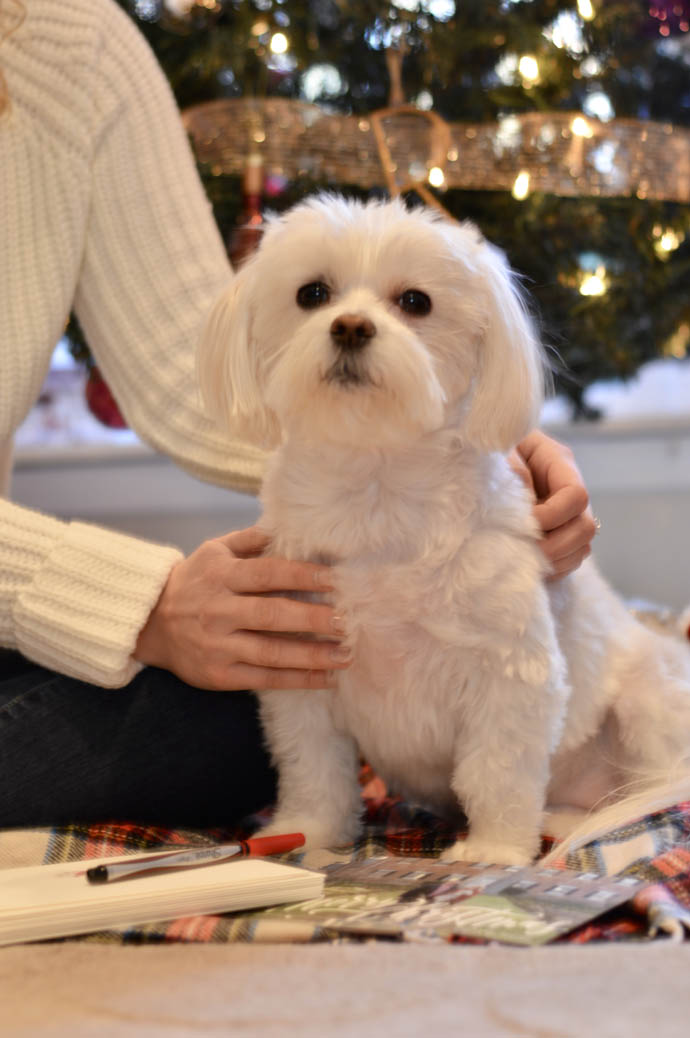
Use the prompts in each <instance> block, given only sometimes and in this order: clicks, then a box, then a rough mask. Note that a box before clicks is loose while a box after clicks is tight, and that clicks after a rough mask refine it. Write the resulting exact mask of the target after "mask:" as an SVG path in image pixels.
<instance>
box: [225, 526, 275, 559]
mask: <svg viewBox="0 0 690 1038" xmlns="http://www.w3.org/2000/svg"><path fill="white" fill-rule="evenodd" d="M217 540H219V541H220V542H221V544H224V545H225V547H226V548H229V549H230V551H231V552H232V553H233V555H258V554H259V553H260V552H263V551H266V548H268V546H269V544H270V543H271V539H270V537H269V536H268V534H266V533H265V532H264V531H263V530H262V529H260V527H258V526H248V527H246V528H245V529H244V530H231V531H230V533H226V534H224V535H223V536H222V537H218V538H217Z"/></svg>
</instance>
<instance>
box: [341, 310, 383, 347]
mask: <svg viewBox="0 0 690 1038" xmlns="http://www.w3.org/2000/svg"><path fill="white" fill-rule="evenodd" d="M375 335H376V325H375V324H374V323H373V321H370V320H369V318H368V317H363V316H362V314H341V315H340V317H335V318H334V319H333V323H332V324H331V338H332V340H333V342H334V343H335V345H336V346H338V347H339V348H340V349H342V350H359V349H361V348H362V346H366V344H367V343H368V342H369V340H370V339H373V337H374V336H375Z"/></svg>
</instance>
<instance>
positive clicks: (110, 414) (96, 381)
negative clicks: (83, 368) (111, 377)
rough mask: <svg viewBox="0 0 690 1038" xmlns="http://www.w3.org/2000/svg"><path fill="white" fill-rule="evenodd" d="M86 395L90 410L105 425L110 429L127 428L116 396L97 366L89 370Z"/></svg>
mask: <svg viewBox="0 0 690 1038" xmlns="http://www.w3.org/2000/svg"><path fill="white" fill-rule="evenodd" d="M84 396H85V397H86V403H87V405H88V408H89V411H90V412H91V414H92V415H94V416H95V417H96V418H97V419H98V421H99V422H101V423H102V424H103V425H107V426H108V428H109V429H126V428H127V422H126V421H125V420H124V418H123V417H122V413H121V411H120V408H119V407H118V405H117V402H116V400H115V397H114V396H113V394H112V393H111V391H110V387H109V386H108V383H107V382H106V381H105V379H104V378H103V376H102V375H101V373H100V371H99V369H98V368H97V367H92V368H91V370H90V371H89V376H88V378H87V380H86V386H85V387H84Z"/></svg>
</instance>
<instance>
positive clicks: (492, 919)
mask: <svg viewBox="0 0 690 1038" xmlns="http://www.w3.org/2000/svg"><path fill="white" fill-rule="evenodd" d="M321 871H322V872H323V873H324V874H325V875H326V886H325V890H324V893H323V895H322V896H321V897H319V898H317V899H314V900H311V901H303V902H301V903H300V904H295V905H288V906H285V907H282V908H280V909H269V910H267V911H265V912H262V917H268V918H271V919H274V920H275V921H276V922H278V920H282V921H284V922H286V923H287V922H290V923H291V924H293V925H295V924H299V923H303V924H306V923H309V924H311V925H312V926H314V927H318V928H319V929H321V930H324V931H329V932H331V931H332V932H335V933H340V934H350V935H359V936H378V937H388V938H393V939H399V940H408V941H411V940H413V941H427V940H448V939H451V938H453V937H455V936H458V935H460V936H463V937H471V938H478V939H481V940H485V941H486V940H490V941H500V942H504V943H507V944H520V945H539V944H545V943H547V942H548V941H553V940H555V939H556V938H557V937H560V936H562V935H563V934H566V933H568V932H569V931H570V930H573V929H575V927H577V926H581V925H582V924H583V923H585V922H588V921H589V920H591V919H593V918H595V917H596V916H599V915H602V914H603V913H604V912H608V911H610V910H611V909H612V908H616V907H617V906H619V905H621V904H623V903H624V902H625V901H629V900H630V899H631V898H632V897H633V896H634V895H635V894H636V893H637V892H638V890H640V889H642V887H643V886H645V883H644V882H640V881H639V880H637V879H635V878H634V877H630V876H599V875H597V874H596V873H592V872H575V871H571V870H566V869H556V868H539V867H538V866H527V867H519V866H512V865H510V866H501V865H485V864H482V863H476V864H474V863H468V862H454V863H448V862H442V861H438V860H437V859H433V858H412V857H409V858H408V857H405V858H400V857H394V856H392V855H380V856H376V857H370V858H366V859H363V860H361V861H355V862H346V863H342V862H333V863H332V864H329V865H325V866H323V867H322V869H321Z"/></svg>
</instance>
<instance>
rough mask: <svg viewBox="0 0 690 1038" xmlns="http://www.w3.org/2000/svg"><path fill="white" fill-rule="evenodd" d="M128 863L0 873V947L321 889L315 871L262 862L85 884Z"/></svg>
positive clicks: (101, 861) (305, 895)
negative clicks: (100, 871)
mask: <svg viewBox="0 0 690 1038" xmlns="http://www.w3.org/2000/svg"><path fill="white" fill-rule="evenodd" d="M159 853H160V852H158V853H157V854H152V855H151V857H152V858H155V857H158V856H159ZM137 857H138V858H139V857H143V856H139V855H138V856H137ZM131 860H132V859H131V856H124V857H123V856H117V857H109V858H89V859H88V860H87V861H77V862H69V863H60V864H57V865H37V866H32V867H30V868H22V869H7V870H4V871H3V872H0V944H12V943H17V942H22V941H30V940H41V939H44V938H48V937H68V936H73V935H76V934H81V933H90V932H93V931H95V930H102V929H110V928H113V927H117V926H122V925H126V924H135V923H144V922H158V921H161V920H165V919H174V918H177V917H179V916H184V915H197V914H199V915H201V914H206V913H222V912H232V911H238V910H241V909H248V908H260V907H262V906H264V905H276V904H282V903H284V902H289V901H301V900H306V899H309V898H315V897H319V896H320V894H321V893H322V891H323V885H324V877H323V876H322V875H320V874H319V873H317V872H310V871H308V870H307V869H303V868H299V867H297V866H294V865H284V864H282V863H279V862H276V861H270V860H267V859H265V858H238V859H235V860H231V861H227V862H219V863H213V864H208V865H202V866H199V867H196V868H192V869H182V870H179V871H170V872H168V873H166V872H160V873H155V874H149V875H141V876H136V877H132V878H130V879H123V880H120V881H117V882H113V883H105V884H101V885H92V884H90V883H89V882H88V881H87V878H86V870H87V868H89V869H90V868H93V867H94V866H97V865H112V864H114V863H117V862H121V861H131Z"/></svg>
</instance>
